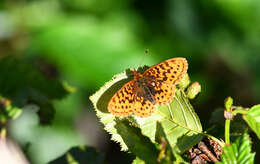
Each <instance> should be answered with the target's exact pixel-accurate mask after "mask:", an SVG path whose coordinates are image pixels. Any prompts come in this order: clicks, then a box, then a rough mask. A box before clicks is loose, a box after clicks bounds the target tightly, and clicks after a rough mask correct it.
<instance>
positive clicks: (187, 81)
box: [179, 73, 190, 89]
mask: <svg viewBox="0 0 260 164" xmlns="http://www.w3.org/2000/svg"><path fill="white" fill-rule="evenodd" d="M189 84H190V77H189V75H188V74H187V73H186V74H185V75H184V77H183V78H182V80H181V82H180V83H179V87H180V88H181V89H185V88H187V86H188V85H189Z"/></svg>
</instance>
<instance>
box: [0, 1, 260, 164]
mask: <svg viewBox="0 0 260 164" xmlns="http://www.w3.org/2000/svg"><path fill="white" fill-rule="evenodd" d="M259 8H260V2H259V1H258V0H251V1H243V0H230V1H225V0H216V1H206V0H196V1H194V0H162V1H155V0H153V1H151V0H150V1H148V0H141V1H138V0H134V1H132V0H121V1H117V0H109V1H107V0H17V1H14V0H1V1H0V61H1V60H4V59H6V58H9V59H10V58H13V59H15V60H17V62H14V64H13V65H14V67H8V70H7V71H11V72H16V71H18V72H19V75H20V76H21V78H17V79H16V80H15V81H13V83H14V84H12V85H14V86H15V85H16V84H17V87H18V88H19V86H20V83H24V85H27V83H32V84H33V85H34V86H35V87H36V88H39V87H42V88H43V89H42V90H43V92H45V91H46V89H47V90H48V88H49V90H50V92H54V93H56V90H55V87H54V86H53V85H52V83H50V84H45V83H42V82H39V81H38V80H39V79H37V78H35V79H34V78H26V79H27V80H28V79H30V80H28V81H24V79H23V77H27V76H29V75H28V71H29V72H30V70H33V71H36V72H40V73H41V74H43V75H44V76H45V77H46V78H47V79H51V80H52V79H55V80H58V81H59V82H60V83H62V85H63V86H65V88H67V90H69V91H70V94H68V95H66V96H65V97H62V98H60V97H59V95H56V96H55V97H54V98H53V99H52V98H51V99H50V98H49V99H48V100H50V101H51V102H52V104H53V109H54V110H53V111H55V115H54V116H53V120H52V124H51V125H47V126H39V125H38V117H37V114H36V111H37V108H39V107H38V106H37V105H33V104H34V103H33V102H34V101H30V102H26V103H23V104H24V105H25V106H24V107H23V109H24V111H23V113H22V114H21V116H20V117H18V118H17V119H15V120H13V121H11V122H10V124H9V129H8V130H9V135H10V136H11V137H12V138H13V139H14V140H15V141H17V142H18V143H19V145H20V146H21V147H22V148H23V149H24V150H25V152H26V154H27V157H28V158H29V159H30V160H31V161H33V163H47V162H48V161H50V160H53V159H55V158H57V157H58V156H61V155H62V154H64V153H65V152H66V151H67V150H68V149H69V148H70V147H72V146H76V145H84V144H86V145H89V146H94V147H95V148H96V149H97V150H98V151H99V152H103V153H104V154H105V160H106V161H107V163H131V162H132V159H134V156H132V155H131V154H129V153H123V152H120V147H119V145H118V144H116V143H113V142H112V141H110V139H109V137H110V136H109V135H108V134H107V133H106V132H105V131H104V130H103V126H102V125H101V123H99V122H98V119H97V117H96V115H95V112H94V110H93V106H92V104H91V102H90V100H89V96H90V95H92V94H93V93H95V92H96V91H97V90H98V89H99V88H100V87H101V86H102V85H104V83H105V82H107V81H109V80H111V78H112V76H113V75H115V74H117V73H120V72H123V71H124V70H125V69H126V68H134V67H138V66H140V65H138V63H140V61H141V59H142V57H143V55H144V52H145V50H146V49H149V50H150V53H149V55H146V56H145V58H144V60H143V61H142V65H144V64H145V65H154V64H157V63H159V62H161V61H163V60H166V59H168V58H173V57H179V56H180V57H185V58H187V60H188V62H189V70H188V73H189V75H190V78H191V80H192V81H198V82H199V83H200V84H201V86H202V92H201V94H200V95H199V97H198V98H197V99H196V100H194V101H193V102H192V103H193V105H194V108H195V110H196V111H197V113H198V115H199V117H200V119H201V122H202V125H203V127H204V129H205V130H206V129H208V128H210V127H211V126H212V124H210V117H212V113H213V111H214V110H215V109H217V108H220V107H223V101H224V99H225V98H226V97H227V96H231V97H233V98H234V104H235V105H242V106H245V107H251V106H252V105H254V104H257V103H259V102H260V94H259V93H260V55H259V53H260V10H259ZM16 63H17V64H16ZM19 64H21V65H27V66H30V69H29V68H28V70H27V71H21V70H20V68H21V67H19V66H17V65H19ZM3 67H4V65H0V69H3ZM5 68H6V67H5ZM0 76H2V75H1V74H0ZM0 88H2V90H0V94H1V95H4V96H6V95H5V93H9V92H7V91H3V90H4V89H5V87H3V86H1V87H0ZM3 88H4V89H3ZM46 92H47V91H46ZM57 92H60V91H57ZM30 93H31V92H30ZM48 93H49V92H48ZM15 96H20V97H23V96H24V92H23V91H21V92H19V94H18V95H15ZM7 97H8V96H7ZM20 99H21V98H20ZM44 105H46V104H44ZM34 108H35V109H34ZM213 117H214V114H213ZM41 121H42V120H41ZM43 121H44V120H43ZM218 127H219V128H218V130H217V131H216V130H215V131H214V130H213V131H212V134H214V135H215V136H218V137H222V138H223V133H224V129H223V127H224V126H222V125H218ZM231 128H232V127H231ZM251 137H252V138H253V141H255V142H254V150H255V151H256V149H257V146H258V149H259V147H260V145H259V141H258V142H257V140H255V139H256V136H255V134H252V135H251Z"/></svg>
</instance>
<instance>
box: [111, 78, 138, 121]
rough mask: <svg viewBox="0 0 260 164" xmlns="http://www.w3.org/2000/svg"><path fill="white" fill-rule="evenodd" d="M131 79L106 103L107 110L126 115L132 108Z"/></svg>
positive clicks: (117, 114)
mask: <svg viewBox="0 0 260 164" xmlns="http://www.w3.org/2000/svg"><path fill="white" fill-rule="evenodd" d="M133 88H134V84H133V80H132V81H130V82H128V83H126V84H125V85H124V86H123V87H122V88H121V89H120V90H118V91H117V92H116V93H115V95H114V96H113V97H112V98H111V100H110V101H109V103H108V111H109V112H110V113H112V114H114V115H116V116H125V117H126V116H128V115H129V114H131V113H132V111H133V108H134V97H135V96H134V95H135V94H134V92H133V91H134V89H133Z"/></svg>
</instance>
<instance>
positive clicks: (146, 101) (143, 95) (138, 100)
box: [133, 85, 155, 117]
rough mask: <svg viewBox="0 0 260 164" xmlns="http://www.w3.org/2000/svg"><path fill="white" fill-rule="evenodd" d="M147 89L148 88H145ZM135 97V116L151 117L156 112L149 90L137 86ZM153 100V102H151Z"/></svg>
mask: <svg viewBox="0 0 260 164" xmlns="http://www.w3.org/2000/svg"><path fill="white" fill-rule="evenodd" d="M143 87H147V86H143ZM135 93H136V94H135V97H134V100H135V101H134V102H135V103H134V108H133V112H134V114H135V115H137V116H140V117H148V116H150V115H151V114H152V113H153V112H154V110H155V107H154V103H155V102H154V103H153V102H152V101H153V96H152V95H151V92H149V89H148V88H140V87H138V85H135ZM151 98H152V100H151Z"/></svg>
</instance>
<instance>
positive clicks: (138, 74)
mask: <svg viewBox="0 0 260 164" xmlns="http://www.w3.org/2000/svg"><path fill="white" fill-rule="evenodd" d="M132 72H133V75H134V80H138V79H140V78H142V77H143V75H142V74H141V73H139V72H138V71H137V70H136V69H134V70H133V71H132Z"/></svg>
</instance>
